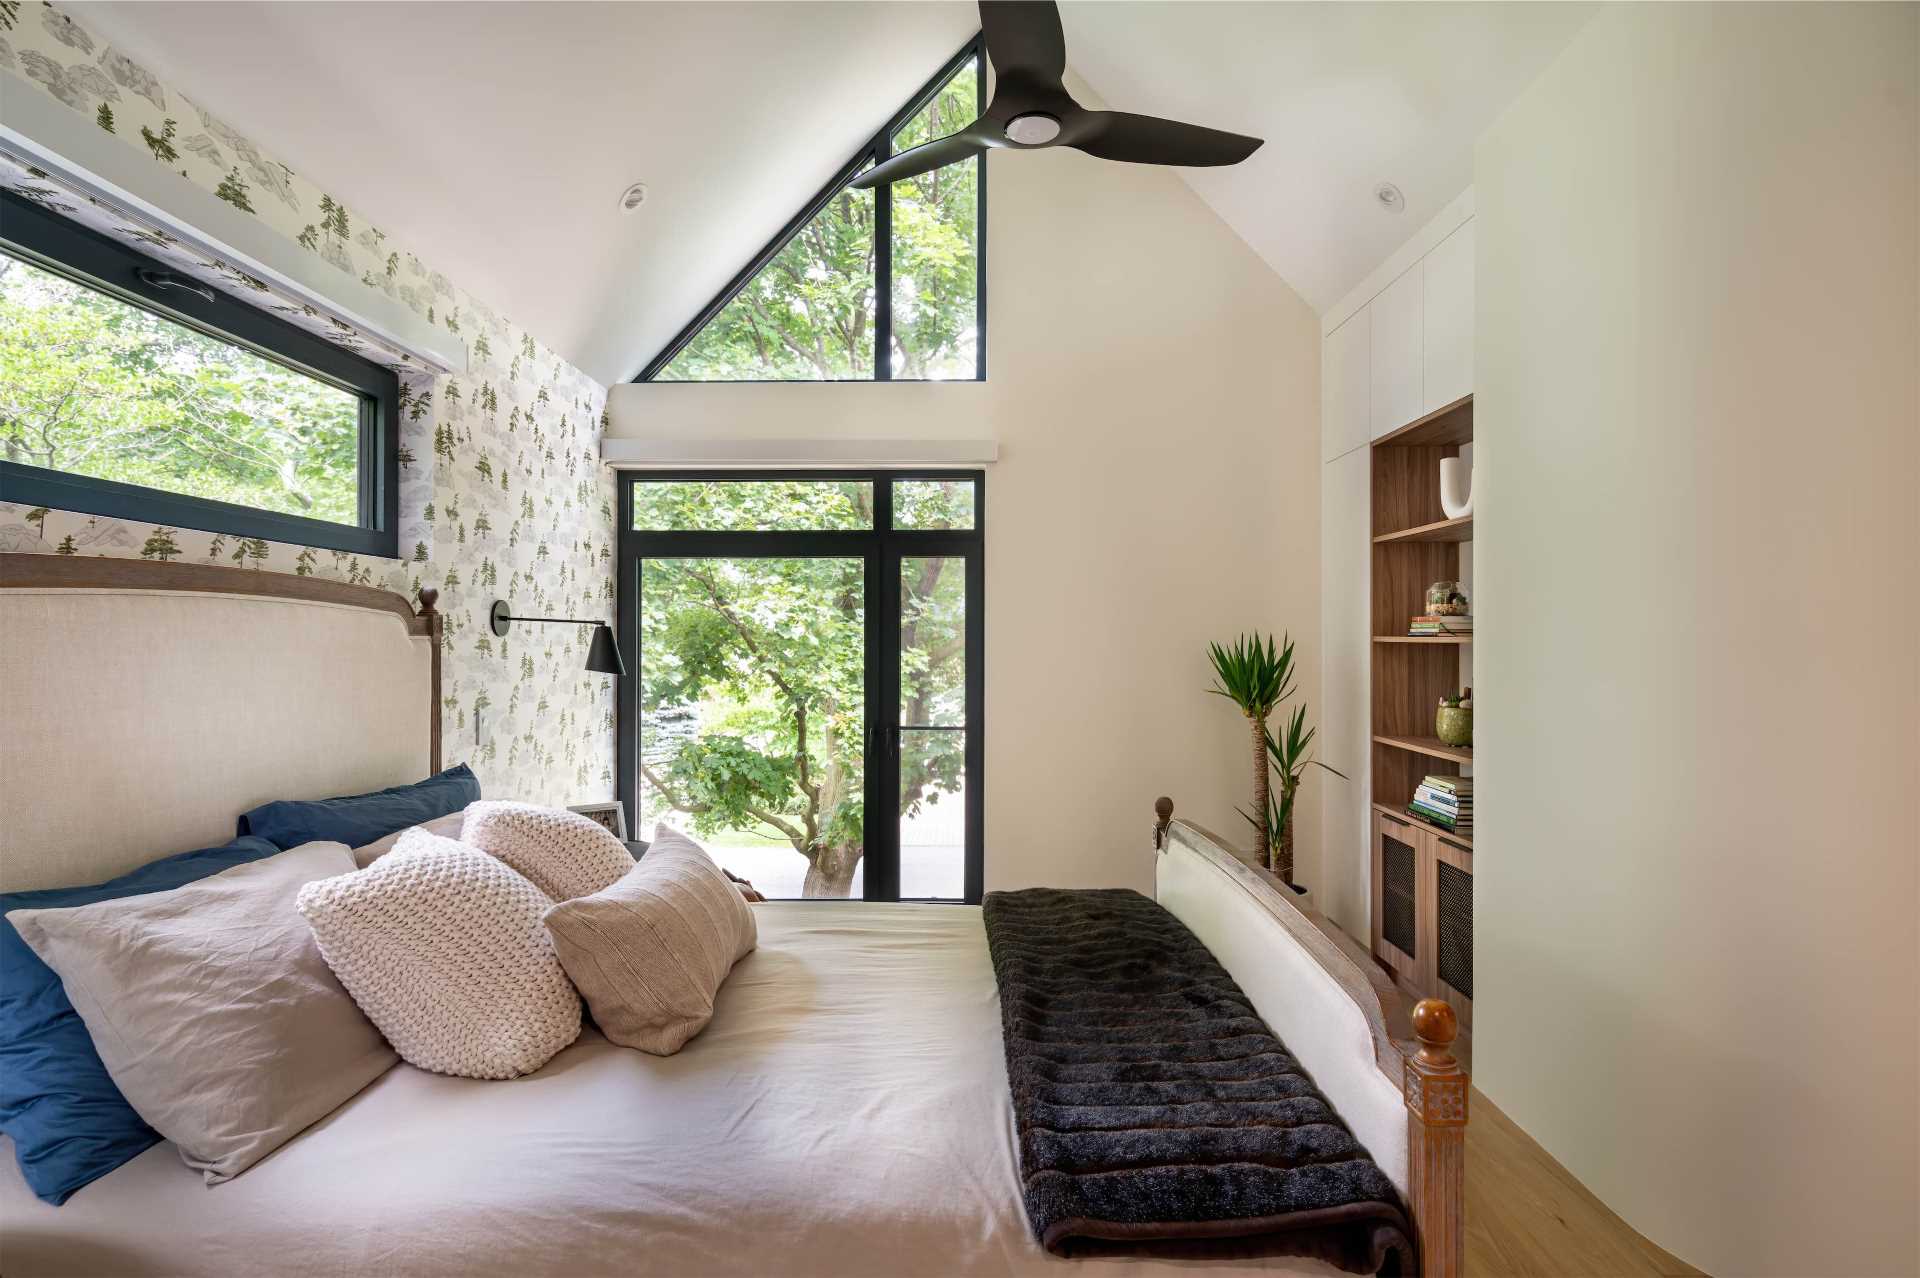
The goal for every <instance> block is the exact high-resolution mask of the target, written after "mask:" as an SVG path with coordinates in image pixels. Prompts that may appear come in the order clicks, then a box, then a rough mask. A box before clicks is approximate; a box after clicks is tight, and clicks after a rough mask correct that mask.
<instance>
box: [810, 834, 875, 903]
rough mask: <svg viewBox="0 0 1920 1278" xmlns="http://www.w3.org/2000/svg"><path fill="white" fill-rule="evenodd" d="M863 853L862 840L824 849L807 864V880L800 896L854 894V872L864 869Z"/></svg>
mask: <svg viewBox="0 0 1920 1278" xmlns="http://www.w3.org/2000/svg"><path fill="white" fill-rule="evenodd" d="M860 852H861V847H860V845H859V844H858V843H841V844H834V845H829V846H827V847H823V848H821V849H820V851H819V853H818V854H817V855H815V857H814V858H813V860H812V861H810V862H808V864H807V881H806V884H805V885H804V886H803V887H801V889H800V895H802V896H804V897H807V898H809V899H815V898H820V897H837V898H845V897H848V896H851V895H853V873H854V871H855V870H857V869H859V868H860Z"/></svg>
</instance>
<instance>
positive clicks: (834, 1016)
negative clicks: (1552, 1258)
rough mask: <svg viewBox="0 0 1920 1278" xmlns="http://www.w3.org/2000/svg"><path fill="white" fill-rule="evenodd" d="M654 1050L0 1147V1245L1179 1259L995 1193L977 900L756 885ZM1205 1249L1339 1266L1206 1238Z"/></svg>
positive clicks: (71, 1265) (858, 1260)
mask: <svg viewBox="0 0 1920 1278" xmlns="http://www.w3.org/2000/svg"><path fill="white" fill-rule="evenodd" d="M754 908H755V911H756V914H757V917H758V920H759V926H760V948H759V949H758V950H756V951H755V952H754V953H752V954H750V955H748V956H747V957H746V958H745V959H743V960H741V962H740V963H739V964H738V965H737V966H736V967H735V968H734V970H733V975H732V976H731V978H730V979H729V980H728V981H727V983H726V985H725V986H724V987H723V988H722V989H721V991H720V998H719V1003H718V1006H717V1007H716V1009H715V1013H714V1018H713V1021H712V1023H711V1024H710V1025H709V1026H708V1027H707V1029H706V1031H705V1033H703V1034H701V1035H700V1036H699V1037H698V1038H695V1039H694V1040H693V1041H692V1042H691V1043H689V1044H688V1045H687V1046H686V1048H685V1049H684V1050H682V1051H681V1052H680V1053H679V1054H678V1055H676V1056H671V1057H665V1058H661V1057H653V1056H647V1055H644V1054H642V1053H640V1052H635V1051H631V1050H628V1049H625V1048H620V1047H615V1046H613V1045H612V1044H610V1043H608V1042H607V1041H606V1040H605V1039H603V1038H601V1037H600V1036H599V1035H598V1034H597V1033H594V1032H593V1031H592V1030H590V1029H589V1030H588V1031H587V1032H585V1033H584V1034H582V1035H581V1038H580V1041H579V1042H577V1043H575V1044H574V1045H573V1046H572V1047H569V1048H568V1049H566V1050H565V1051H563V1052H562V1053H560V1055H559V1056H557V1057H555V1058H554V1059H553V1060H552V1061H551V1062H550V1063H548V1065H547V1066H546V1067H545V1068H543V1069H541V1070H540V1071H539V1072H538V1073H535V1074H531V1075H528V1076H527V1077H525V1078H520V1079H515V1080H512V1081H510V1082H481V1081H475V1080H470V1079H458V1078H446V1077H442V1076H439V1075H433V1074H427V1073H423V1072H421V1071H419V1070H416V1069H414V1068H412V1067H411V1066H408V1065H404V1064H403V1065H398V1066H396V1067H394V1069H393V1070H391V1071H390V1072H389V1073H387V1074H386V1075H384V1076H383V1077H382V1078H381V1079H380V1080H379V1081H377V1082H375V1083H374V1084H373V1085H372V1086H371V1087H369V1088H367V1089H366V1090H365V1091H363V1092H361V1093H360V1094H359V1095H358V1096H357V1097H355V1098H354V1099H353V1100H352V1101H350V1102H348V1104H346V1105H345V1106H343V1107H342V1108H341V1109H339V1110H337V1111H335V1112H334V1113H333V1114H332V1115H331V1116H330V1117H328V1118H327V1119H326V1120H324V1121H323V1122H321V1123H320V1124H318V1125H317V1126H315V1127H313V1128H311V1129H309V1130H308V1131H307V1132H306V1133H305V1134H303V1135H302V1136H300V1137H298V1138H296V1139H295V1140H294V1141H293V1142H292V1143H290V1144H289V1145H287V1146H285V1147H284V1148H282V1149H281V1150H280V1151H279V1152H277V1153H275V1154H273V1155H272V1156H271V1157H269V1158H267V1159H266V1160H265V1161H264V1162H262V1163H260V1164H258V1165H257V1166H255V1167H254V1168H253V1169H252V1170H250V1171H248V1172H247V1173H246V1174H245V1175H242V1176H240V1177H239V1178H238V1179H236V1180H233V1181H231V1182H229V1183H227V1184H224V1185H219V1186H214V1187H211V1188H210V1187H208V1186H205V1185H203V1184H202V1183H201V1180H200V1178H199V1177H198V1176H197V1175H196V1174H195V1173H193V1172H191V1171H189V1170H188V1169H187V1168H186V1167H185V1166H184V1165H183V1164H182V1163H181V1162H180V1159H179V1156H178V1155H177V1154H176V1153H175V1151H174V1149H173V1147H172V1146H171V1145H169V1144H161V1145H159V1146H157V1147H155V1148H153V1149H150V1150H148V1151H147V1152H146V1153H144V1154H142V1155H141V1156H140V1157H139V1158H137V1159H135V1160H134V1161H133V1162H131V1163H129V1164H128V1165H127V1166H125V1167H122V1168H121V1169H120V1170H119V1171H117V1172H114V1173H113V1174H112V1175H110V1176H108V1177H106V1178H104V1179H102V1180H100V1181H97V1182H95V1183H94V1184H92V1185H90V1186H88V1187H87V1188H85V1189H83V1190H81V1191H80V1192H79V1193H77V1194H75V1195H74V1196H73V1198H72V1199H70V1200H69V1201H68V1202H67V1204H66V1205H65V1206H63V1207H58V1208H54V1207H48V1206H46V1205H45V1204H43V1203H41V1202H39V1201H38V1200H36V1199H34V1198H33V1197H32V1195H31V1194H30V1193H29V1192H28V1190H27V1188H26V1186H25V1184H24V1183H23V1182H22V1181H21V1179H20V1175H19V1171H18V1169H17V1168H16V1167H15V1165H14V1159H13V1151H12V1149H11V1148H10V1147H8V1148H5V1149H0V1160H3V1161H4V1164H5V1166H4V1169H0V1271H4V1273H5V1274H6V1278H36V1276H38V1275H42V1274H85V1275H90V1276H95V1278H97V1276H101V1275H109V1274H113V1275H118V1274H129V1275H132V1274H249V1275H257V1274H276V1275H277V1274H287V1275H298V1274H376V1273H377V1274H409V1275H410V1274H449V1275H453V1274H458V1275H478V1274H503V1275H504V1274H515V1275H532V1274H566V1275H589V1274H602V1273H605V1274H620V1275H642V1274H658V1275H672V1276H674V1278H704V1276H706V1275H736V1274H737V1275H782V1274H796V1275H814V1274H818V1275H842V1274H849V1275H851V1274H874V1275H890V1276H891V1275H899V1276H902V1278H904V1276H906V1275H916V1274H920V1275H942V1276H944V1275H963V1274H965V1275H973V1274H1016V1275H1026V1274H1041V1273H1046V1274H1054V1275H1087V1276H1088V1278H1094V1276H1098V1275H1111V1274H1125V1275H1128V1276H1129V1278H1146V1276H1147V1275H1150V1274H1155V1273H1158V1272H1164V1273H1168V1274H1171V1273H1173V1272H1175V1269H1176V1268H1177V1269H1178V1271H1179V1272H1181V1273H1185V1274H1189V1275H1190V1274H1192V1273H1194V1272H1195V1269H1196V1266H1195V1265H1194V1264H1192V1263H1186V1264H1179V1265H1177V1266H1176V1265H1175V1264H1173V1263H1171V1262H1155V1261H1149V1260H1144V1259H1139V1258H1111V1259H1102V1260H1074V1261H1067V1260H1061V1259H1057V1258H1055V1257H1051V1256H1048V1255H1047V1254H1046V1253H1044V1252H1043V1251H1042V1250H1041V1249H1040V1248H1039V1246H1038V1245H1037V1244H1036V1243H1035V1242H1034V1240H1033V1236H1032V1233H1031V1232H1030V1231H1029V1229H1028V1226H1027V1220H1026V1215H1025V1212H1024V1210H1023V1209H1022V1207H1021V1203H1020V1196H1019V1181H1018V1178H1017V1174H1016V1156H1015V1152H1014V1137H1013V1113H1012V1108H1011V1104H1010V1102H1009V1098H1008V1093H1007V1081H1006V1068H1005V1061H1004V1057H1003V1056H1002V1052H1001V1040H1000V1014H999V1003H998V999H997V997H996V995H995V992H994V980H993V971H992V968H991V966H990V965H989V963H988V960H987V951H986V938H985V935H984V932H983V930H982V927H981V923H980V911H979V910H978V909H977V908H971V907H963V906H916V905H867V904H859V903H839V902H817V903H806V902H787V903H769V904H765V905H759V906H756V907H754ZM1204 1267H1205V1268H1206V1269H1208V1270H1211V1271H1213V1272H1247V1271H1255V1270H1257V1271H1259V1272H1265V1273H1272V1272H1284V1273H1302V1274H1305V1273H1312V1274H1329V1273H1334V1272H1336V1271H1334V1270H1332V1269H1329V1268H1327V1267H1326V1266H1324V1265H1320V1264H1317V1263H1314V1262H1309V1261H1301V1260H1281V1259H1262V1260H1246V1261H1239V1262H1231V1263H1229V1262H1220V1261H1210V1262H1207V1264H1206V1265H1205V1266H1204Z"/></svg>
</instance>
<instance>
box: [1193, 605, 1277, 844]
mask: <svg viewBox="0 0 1920 1278" xmlns="http://www.w3.org/2000/svg"><path fill="white" fill-rule="evenodd" d="M1207 655H1208V656H1210V657H1212V658H1213V677H1214V682H1213V687H1212V689H1211V690H1210V691H1212V692H1213V693H1214V695H1216V696H1221V697H1225V698H1226V699H1227V700H1229V701H1231V702H1233V704H1234V705H1236V706H1239V707H1240V713H1241V714H1244V715H1245V716H1247V724H1248V727H1249V730H1250V731H1251V733H1252V738H1253V808H1252V812H1251V813H1249V814H1248V815H1247V820H1249V821H1251V822H1253V825H1254V828H1255V829H1256V830H1261V831H1264V829H1265V822H1264V821H1263V820H1261V819H1258V818H1256V817H1255V816H1254V815H1253V814H1252V813H1265V812H1266V811H1267V810H1268V808H1269V807H1270V806H1271V803H1272V788H1271V786H1270V785H1269V784H1268V780H1267V716H1268V715H1270V714H1272V713H1273V708H1274V707H1275V706H1277V705H1279V704H1280V703H1281V702H1282V701H1284V700H1286V699H1287V698H1288V697H1290V696H1292V695H1293V636H1291V635H1288V636H1286V638H1285V639H1284V641H1283V642H1282V645H1281V647H1279V648H1278V649H1276V648H1275V647H1274V646H1273V636H1272V635H1268V636H1267V637H1266V638H1265V639H1264V640H1263V639H1261V638H1260V636H1258V635H1241V636H1240V637H1239V638H1238V639H1236V640H1235V641H1234V643H1233V646H1232V647H1230V648H1223V647H1221V646H1220V645H1219V644H1217V643H1212V644H1208V645H1207ZM1267 846H1268V845H1267V844H1266V842H1265V840H1264V838H1263V840H1262V843H1261V849H1262V851H1263V853H1264V852H1265V850H1266V848H1267Z"/></svg>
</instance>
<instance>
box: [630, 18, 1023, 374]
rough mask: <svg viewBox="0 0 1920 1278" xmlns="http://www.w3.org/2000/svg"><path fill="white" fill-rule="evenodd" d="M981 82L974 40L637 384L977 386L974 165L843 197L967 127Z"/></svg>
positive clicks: (979, 313)
mask: <svg viewBox="0 0 1920 1278" xmlns="http://www.w3.org/2000/svg"><path fill="white" fill-rule="evenodd" d="M984 81H985V70H984V65H983V60H982V56H981V50H980V42H979V40H978V38H977V37H976V39H975V40H974V41H973V42H971V43H969V44H968V45H967V47H966V48H964V49H962V50H961V51H960V52H959V53H958V54H956V55H954V57H953V58H952V59H950V60H949V61H948V63H947V65H945V66H944V67H942V68H941V69H940V72H939V74H937V75H935V76H934V78H933V79H931V80H929V81H928V82H927V83H926V84H925V85H924V86H923V87H922V88H921V90H920V92H919V93H916V94H915V95H914V96H913V99H912V100H911V101H910V102H908V103H907V105H906V106H905V107H904V108H902V109H901V111H900V112H899V113H898V114H897V115H895V116H894V118H893V119H891V120H889V121H888V122H887V125H886V127H885V128H883V129H881V130H880V132H878V133H877V134H875V135H874V136H873V138H872V139H870V140H869V141H868V142H867V144H866V145H865V146H863V147H861V148H860V151H859V152H858V153H857V154H856V155H855V156H854V157H853V159H851V160H850V161H848V163H847V164H846V166H845V167H844V168H843V169H842V170H841V171H840V173H839V174H838V175H836V176H835V178H834V180H833V181H832V182H830V183H828V184H827V186H826V187H825V188H824V189H823V190H822V191H821V192H820V193H819V194H818V195H816V196H815V197H814V198H813V199H812V200H811V201H809V202H808V204H807V206H806V207H805V208H803V209H802V210H801V211H800V213H799V214H798V215H797V216H796V217H795V218H794V219H793V221H792V222H790V223H789V224H788V225H787V227H786V228H785V229H784V230H783V231H781V233H780V234H779V235H778V236H776V237H774V239H773V242H772V243H770V244H768V245H767V246H766V247H765V248H764V249H762V250H761V251H760V252H759V253H758V254H756V255H755V256H754V258H753V260H752V261H751V262H749V263H748V264H747V266H746V268H745V269H744V270H742V271H741V272H740V274H739V275H737V276H735V277H734V280H733V282H732V283H730V284H729V285H728V286H727V287H726V289H724V290H723V291H722V292H721V294H720V295H719V296H718V297H716V298H715V299H714V300H713V301H712V302H711V303H709V304H708V305H707V307H706V308H705V309H704V310H702V311H701V312H700V314H699V315H698V316H696V317H695V318H694V321H693V323H691V324H689V325H688V326H687V327H686V328H685V329H684V330H683V331H682V332H681V333H680V335H679V336H678V337H676V338H675V339H674V340H673V341H672V342H670V343H669V344H668V345H667V347H666V349H665V350H663V351H662V352H661V353H660V354H659V355H658V356H656V357H655V358H654V360H653V361H652V363H650V364H648V366H647V368H646V369H645V371H643V372H642V373H641V374H640V376H639V377H638V378H636V379H635V380H637V381H643V382H644V381H663V382H788V381H871V380H876V379H878V380H882V381H887V380H902V381H904V380H968V379H984V378H985V377H986V325H985V318H984V317H985V307H984V305H983V303H984V301H985V297H984V292H985V285H984V281H985V278H986V275H985V269H986V246H985V242H984V241H985V236H984V234H983V232H984V229H985V228H984V225H983V220H982V217H981V212H982V210H983V209H984V208H985V196H986V166H985V164H984V161H983V158H982V157H978V156H976V157H975V158H973V159H971V160H964V161H961V162H960V163H958V164H950V165H948V166H947V167H945V168H942V169H935V170H934V171H933V172H931V173H924V174H922V175H920V176H919V177H916V178H909V179H906V180H904V181H900V182H894V183H891V184H889V185H887V186H882V187H877V188H875V189H874V190H871V191H855V190H849V189H848V188H847V183H849V182H851V181H852V180H853V179H854V178H855V177H856V176H858V175H859V173H860V172H861V170H863V169H865V168H867V167H868V166H869V165H871V164H873V163H875V162H876V161H878V160H881V159H884V158H886V157H887V156H889V155H892V154H895V153H896V152H899V151H904V150H906V149H907V148H909V147H913V146H918V145H919V144H920V143H922V142H927V141H930V140H932V139H934V138H938V137H945V136H946V135H947V134H949V133H955V132H958V131H959V130H960V129H962V128H964V127H965V126H966V125H968V124H969V123H971V122H972V121H973V119H974V117H975V116H977V115H978V114H979V113H980V104H981V102H982V100H983V99H984V96H985V94H984V89H985V83H984ZM876 197H878V198H877V199H876Z"/></svg>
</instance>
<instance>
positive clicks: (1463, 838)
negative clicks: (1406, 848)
mask: <svg viewBox="0 0 1920 1278" xmlns="http://www.w3.org/2000/svg"><path fill="white" fill-rule="evenodd" d="M1373 810H1374V811H1375V812H1378V813H1380V814H1381V815H1383V816H1388V817H1392V818H1393V819H1394V820H1396V821H1405V822H1406V823H1407V824H1409V825H1412V826H1416V827H1418V828H1419V829H1422V830H1425V831H1426V832H1427V833H1429V834H1431V835H1434V836H1436V837H1438V838H1442V839H1446V840H1448V841H1450V842H1453V843H1457V844H1459V845H1460V846H1461V847H1463V848H1465V849H1466V850H1467V851H1469V852H1471V851H1473V836H1472V835H1470V834H1455V833H1454V832H1453V831H1452V830H1449V829H1447V828H1446V827H1445V826H1442V825H1435V824H1434V823H1433V822H1431V821H1423V820H1421V819H1420V818H1419V817H1417V816H1414V815H1413V814H1412V813H1411V812H1402V811H1401V810H1400V809H1398V808H1390V807H1388V806H1387V805H1386V804H1384V803H1376V804H1374V805H1373Z"/></svg>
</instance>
